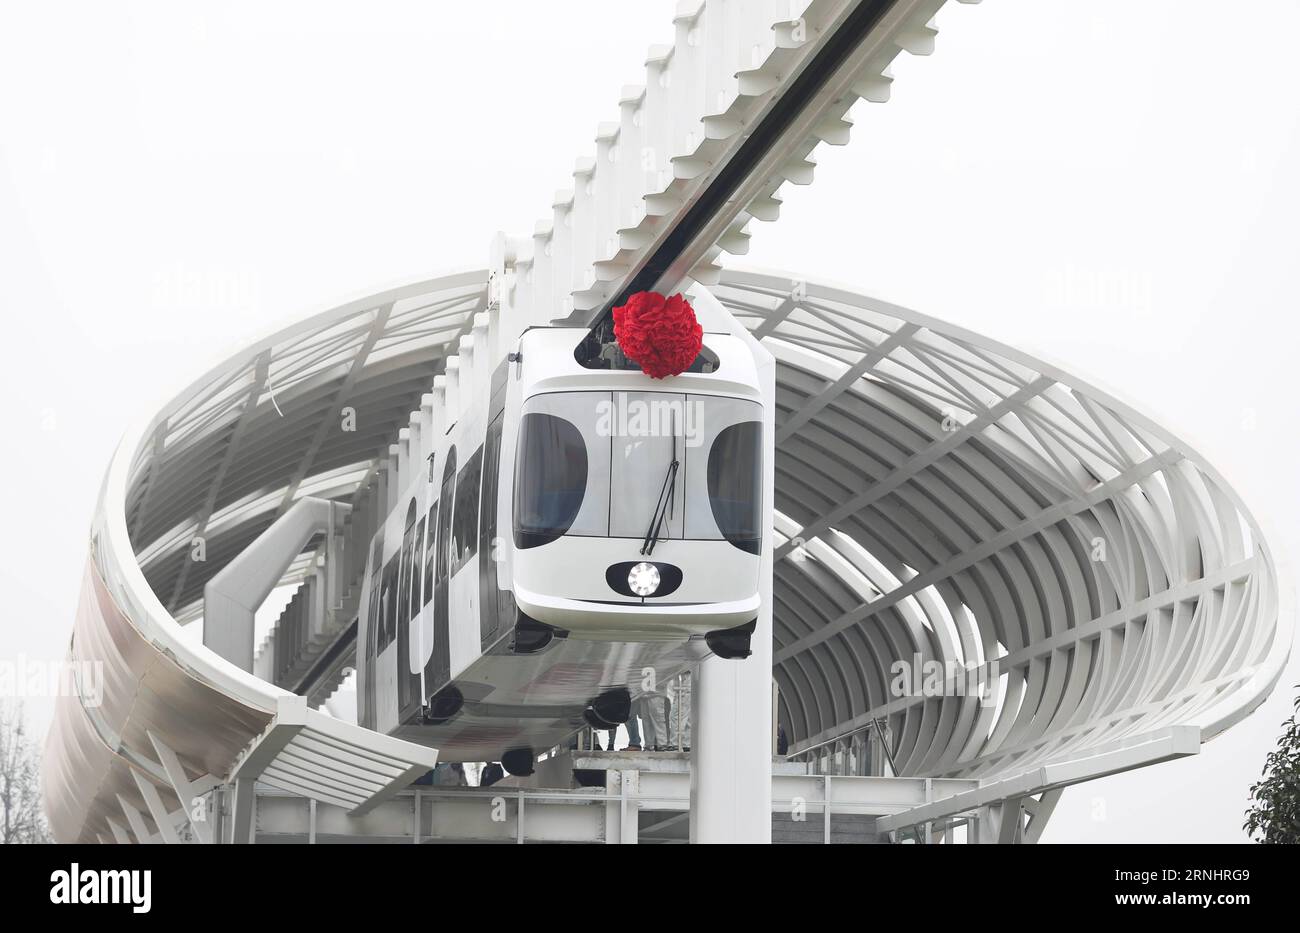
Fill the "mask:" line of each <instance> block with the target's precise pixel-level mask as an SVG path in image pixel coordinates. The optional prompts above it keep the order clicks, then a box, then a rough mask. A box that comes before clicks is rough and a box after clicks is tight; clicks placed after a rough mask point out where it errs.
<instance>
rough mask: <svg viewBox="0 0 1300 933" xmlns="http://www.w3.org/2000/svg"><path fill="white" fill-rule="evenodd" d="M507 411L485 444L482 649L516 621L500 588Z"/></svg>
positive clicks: (508, 597)
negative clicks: (500, 513)
mask: <svg viewBox="0 0 1300 933" xmlns="http://www.w3.org/2000/svg"><path fill="white" fill-rule="evenodd" d="M504 420H505V414H504V412H503V413H501V414H498V415H497V416H496V418H495V419H493V421H492V423H491V424H490V425H489V426H488V430H487V440H486V441H485V442H484V444H483V503H482V506H481V508H480V511H479V546H478V566H479V638H480V644H481V646H482V647H483V648H487V646H488V645H489V644H490V643H491V642H492V641H493V639H495V638H496V637H497V636H498V635H500V634H501V633H502V632H504V631H505V629H506V628H507V627H508V626H509V625H510V624H511V623H512V622H513V621H514V614H515V601H514V594H513V593H512V592H511V591H510V590H508V589H506V590H502V589H499V586H500V583H499V582H498V579H497V576H498V568H499V567H500V557H501V555H500V554H499V553H498V548H499V543H498V541H497V538H498V531H497V521H498V508H497V505H498V497H499V494H500V481H501V441H502V427H503V424H504Z"/></svg>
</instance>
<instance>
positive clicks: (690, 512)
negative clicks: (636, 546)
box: [514, 392, 763, 554]
mask: <svg viewBox="0 0 1300 933" xmlns="http://www.w3.org/2000/svg"><path fill="white" fill-rule="evenodd" d="M761 417H762V409H761V407H760V406H759V404H758V403H757V402H753V401H749V400H747V399H736V398H720V397H715V396H703V395H685V394H681V393H668V392H557V393H552V394H547V395H538V396H534V397H533V398H531V399H529V400H528V401H527V402H526V403H525V405H524V413H523V417H522V420H521V422H520V428H519V446H518V451H517V456H516V459H515V496H514V537H515V545H516V546H517V547H519V548H531V547H538V546H541V545H544V544H548V543H549V542H551V541H554V540H556V539H557V538H559V537H561V536H563V535H583V536H589V537H616V538H636V539H644V538H646V537H647V536H648V535H649V534H650V533H651V532H653V531H657V532H658V533H657V537H658V539H659V540H671V539H674V538H676V539H690V540H726V541H729V542H731V543H732V544H733V545H735V546H736V547H738V548H741V549H742V550H745V551H749V552H751V553H754V554H757V553H758V550H759V543H760V540H761V536H762V532H761V528H760V519H761V510H762V501H761V500H762V450H763V448H762V422H761ZM674 463H675V464H676V466H673V464H674ZM660 513H662V518H658V516H659V515H660ZM656 519H658V522H657V525H658V527H657V529H656V527H655V525H656Z"/></svg>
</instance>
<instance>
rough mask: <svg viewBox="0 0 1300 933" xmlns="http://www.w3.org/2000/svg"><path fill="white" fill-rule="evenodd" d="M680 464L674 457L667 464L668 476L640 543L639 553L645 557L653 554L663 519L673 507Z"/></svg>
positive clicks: (665, 478) (662, 525)
mask: <svg viewBox="0 0 1300 933" xmlns="http://www.w3.org/2000/svg"><path fill="white" fill-rule="evenodd" d="M679 465H680V464H679V463H678V461H677V458H676V457H673V460H672V463H670V464H668V474H667V475H666V476H665V477H664V484H663V487H662V488H661V489H660V490H659V500H658V501H657V502H656V503H655V513H654V515H652V516H651V517H650V527H649V528H647V529H646V532H645V538H644V540H642V542H641V553H642V554H645V555H647V556H649V555H651V554H653V553H654V552H655V545H656V544H658V543H659V533H660V532H661V531H662V530H663V527H664V519H665V518H667V517H668V513H669V511H670V510H671V509H672V507H673V494H674V493H675V492H676V490H677V482H676V479H677V468H678V466H679Z"/></svg>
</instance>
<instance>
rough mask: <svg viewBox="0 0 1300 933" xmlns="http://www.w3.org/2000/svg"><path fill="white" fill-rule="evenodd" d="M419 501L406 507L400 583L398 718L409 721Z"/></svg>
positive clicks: (399, 571)
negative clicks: (412, 620) (411, 595)
mask: <svg viewBox="0 0 1300 933" xmlns="http://www.w3.org/2000/svg"><path fill="white" fill-rule="evenodd" d="M415 516H416V509H415V499H414V497H412V499H411V502H410V505H408V506H407V507H406V522H405V523H404V524H403V526H402V528H403V530H402V550H401V552H400V554H399V561H400V563H399V564H398V568H399V569H398V581H397V634H396V638H397V719H398V721H399V722H402V721H405V719H406V714H407V711H408V709H409V707H410V705H411V678H410V673H409V672H410V669H411V654H410V633H411V597H410V592H411V585H412V582H413V581H414V580H415V560H414V558H415V529H416V518H415Z"/></svg>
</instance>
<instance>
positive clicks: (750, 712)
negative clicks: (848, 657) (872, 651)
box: [690, 287, 776, 844]
mask: <svg viewBox="0 0 1300 933" xmlns="http://www.w3.org/2000/svg"><path fill="white" fill-rule="evenodd" d="M690 299H691V302H692V304H693V305H694V306H695V308H696V311H697V315H698V316H699V317H700V319H701V321H703V320H705V313H701V312H704V311H705V309H706V308H708V309H709V311H712V312H717V311H719V310H720V311H721V313H722V314H726V315H727V317H728V318H729V319H730V324H731V329H732V333H733V334H735V335H736V336H738V337H740V338H741V339H743V340H745V341H746V342H748V343H749V345H750V348H751V350H752V351H753V353H754V356H755V361H756V362H757V364H758V378H759V384H760V385H761V386H762V387H763V395H764V401H765V404H764V415H763V516H764V522H765V523H764V525H763V526H762V527H763V530H764V534H763V546H762V553H761V554H760V562H759V595H760V597H761V599H762V607H761V608H760V609H759V613H758V623H757V626H756V627H755V630H754V634H753V637H752V638H751V642H750V647H751V650H752V652H753V653H752V654H750V656H749V657H748V658H745V659H743V660H730V661H728V660H723V659H721V658H709V659H708V660H706V661H703V662H702V663H701V664H700V665H699V668H698V670H697V672H696V675H695V681H694V684H693V685H692V698H691V700H692V702H691V705H692V711H691V712H692V718H693V723H692V731H691V811H690V812H691V824H690V825H691V828H690V840H691V842H693V843H697V842H699V843H710V842H748V843H764V844H770V843H771V841H772V554H773V546H772V527H773V526H772V509H773V488H774V477H775V471H774V468H773V458H774V456H775V448H774V438H775V436H776V432H775V423H774V421H775V419H774V413H775V408H776V405H775V401H776V361H775V359H773V357H772V355H771V353H769V352H768V351H767V348H765V347H764V346H762V344H760V343H758V341H756V340H754V339H753V337H751V336H750V334H749V331H748V330H747V329H746V328H745V327H744V325H742V324H740V323H739V322H737V321H736V320H735V319H734V318H731V317H730V315H729V314H727V312H726V310H725V309H723V308H721V305H720V304H719V303H718V302H717V299H716V298H714V297H713V296H712V295H711V294H709V293H708V292H707V291H706V290H704V289H703V288H699V287H696V288H693V289H691V293H690ZM709 306H712V307H711V308H710V307H709ZM706 313H707V312H706ZM708 329H710V328H709V327H707V326H706V327H705V330H708Z"/></svg>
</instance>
